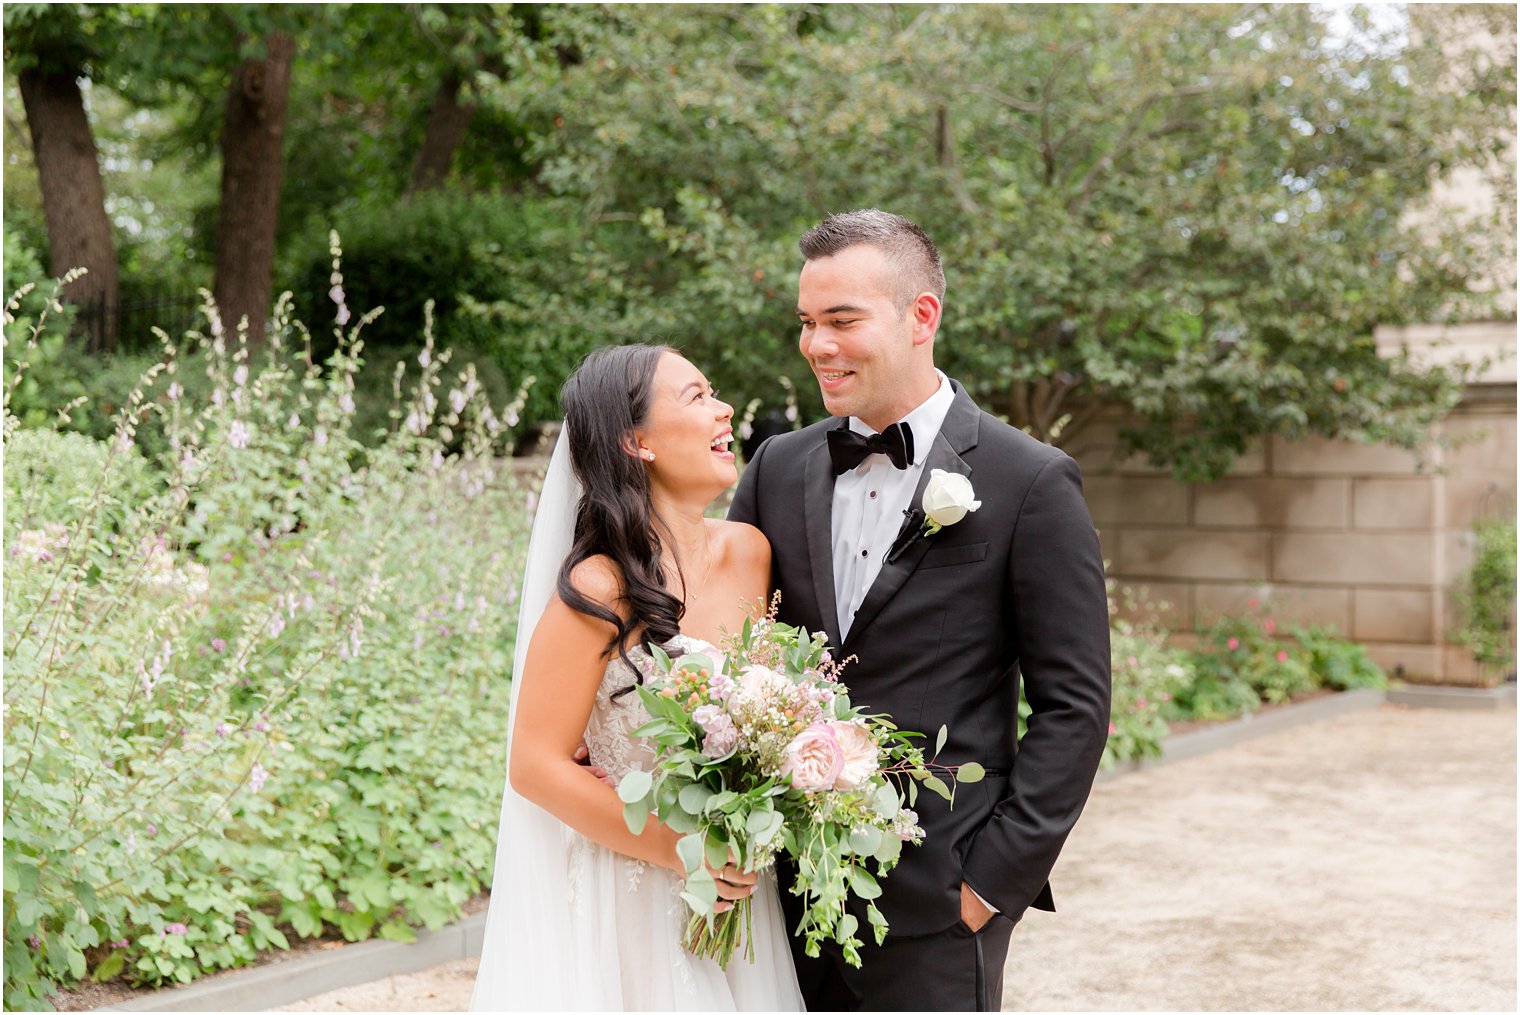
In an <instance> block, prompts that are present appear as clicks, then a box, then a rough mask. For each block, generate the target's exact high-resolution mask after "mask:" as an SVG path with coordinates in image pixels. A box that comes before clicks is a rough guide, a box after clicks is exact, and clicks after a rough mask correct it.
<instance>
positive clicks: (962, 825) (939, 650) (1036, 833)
mask: <svg viewBox="0 0 1520 1015" xmlns="http://www.w3.org/2000/svg"><path fill="white" fill-rule="evenodd" d="M951 384H952V385H953V388H954V391H955V399H954V402H953V403H952V405H951V408H950V411H949V414H948V415H947V416H946V417H945V422H944V425H943V426H942V427H941V429H940V432H939V435H938V436H937V437H936V438H935V440H934V444H933V446H932V447H931V448H930V449H929V450H928V455H927V460H926V462H925V466H924V471H923V478H921V479H920V480H919V484H918V490H917V492H916V493H915V494H914V497H913V502H912V505H905V506H914V507H916V506H918V505H919V503H920V501H921V499H922V496H923V490H924V486H925V484H926V483H927V482H928V479H929V476H930V475H931V473H932V472H933V470H934V469H944V470H945V471H947V472H958V473H960V474H962V475H964V476H966V477H968V478H969V479H970V480H971V483H972V486H973V487H974V489H975V491H976V493H975V496H976V497H977V499H979V500H980V501H981V502H982V505H981V508H980V510H978V511H975V512H973V513H970V514H968V515H966V517H965V518H964V519H962V520H961V521H960V522H958V523H957V524H955V525H950V526H946V527H945V528H943V529H941V530H940V531H939V533H937V534H936V535H934V536H930V537H924V538H920V539H918V540H917V541H916V542H914V543H913V544H911V545H910V546H909V548H908V549H907V551H906V552H905V553H903V554H902V555H901V556H900V557H898V558H897V559H896V560H895V561H894V562H893V563H891V564H884V565H883V566H882V569H881V572H880V574H879V575H878V576H877V578H876V581H875V584H873V585H872V586H871V588H870V590H869V592H868V594H867V595H866V598H865V601H864V602H863V603H862V604H861V607H860V610H859V612H858V613H857V614H856V615H855V618H854V621H853V623H852V625H851V627H850V633H849V636H848V637H847V638H845V639H844V640H843V644H842V645H841V643H840V641H841V640H840V637H839V631H838V627H839V624H838V619H837V615H838V610H837V608H836V605H835V602H836V600H835V592H834V562H833V553H832V548H831V542H832V539H831V527H832V522H831V519H832V514H833V491H834V473H833V469H832V466H831V464H830V461H829V452H828V446H827V440H826V437H825V435H826V434H827V432H828V430H829V429H830V428H833V427H837V426H841V425H843V424H844V421H843V420H839V419H829V420H825V421H823V422H821V423H817V424H814V425H813V426H810V427H808V428H806V429H804V430H799V431H796V432H793V433H787V434H781V435H779V436H776V437H773V438H771V439H770V440H768V441H766V442H765V443H764V444H762V445H761V446H760V448H759V450H757V451H756V452H755V456H754V459H753V460H752V461H751V462H750V463H749V467H748V468H747V469H746V470H745V472H744V476H743V478H742V480H741V481H740V483H739V489H738V491H737V493H736V494H735V496H734V503H733V506H732V507H731V508H730V509H729V513H728V517H729V519H730V520H733V521H741V522H748V523H750V524H751V525H755V526H757V527H758V528H759V529H760V530H761V531H762V532H764V533H765V535H766V537H767V538H768V539H769V540H770V543H771V550H772V582H773V585H774V587H776V588H778V589H780V591H781V614H780V616H781V619H782V620H783V621H785V622H786V623H789V624H796V625H799V626H802V627H806V628H807V629H808V630H810V631H819V630H823V631H827V632H828V633H829V643H830V645H833V646H838V648H837V650H836V653H835V654H836V656H838V657H840V658H843V657H846V656H850V655H854V656H856V657H858V660H857V661H856V662H852V663H851V664H850V665H849V666H848V667H847V668H846V669H845V671H844V673H843V674H842V675H841V677H842V679H843V680H844V682H845V683H846V684H848V685H849V687H850V691H851V697H852V700H853V701H855V703H857V704H860V705H865V706H867V707H868V708H869V710H871V711H881V712H887V713H890V715H891V716H892V718H893V720H894V721H895V722H896V723H897V724H898V726H899V727H901V728H902V729H905V730H917V731H921V732H923V733H926V734H927V738H926V743H925V747H926V752H932V751H933V748H934V738H935V734H936V733H937V731H938V730H939V728H940V726H942V725H943V726H947V727H949V731H950V736H949V740H948V741H947V743H946V745H945V748H944V751H943V752H942V753H941V755H940V757H939V761H940V762H941V763H943V764H959V763H962V762H967V761H978V762H980V763H981V764H983V765H984V766H986V768H987V769H988V770H989V772H995V773H999V774H989V776H988V777H987V778H986V779H985V780H984V781H983V782H981V783H977V784H968V785H963V786H961V787H960V788H959V790H958V791H957V793H956V798H955V807H954V809H953V810H952V809H951V808H950V806H949V805H948V804H947V803H945V801H944V800H942V799H941V798H940V797H938V796H936V795H935V794H933V793H928V792H920V793H919V795H918V804H917V807H916V810H917V812H918V814H919V818H920V823H921V824H922V825H923V827H924V830H925V832H926V833H927V835H926V838H925V841H924V843H923V845H922V846H918V847H912V846H910V847H908V848H906V849H904V851H903V859H902V862H901V863H900V864H899V866H898V867H897V868H896V869H895V870H894V871H893V872H892V873H891V874H890V875H889V876H888V877H887V878H886V879H885V880H884V881H883V883H882V886H883V889H884V891H883V894H882V897H881V899H880V900H879V901H878V903H877V905H878V906H879V907H880V908H881V910H882V914H883V915H884V916H885V917H886V918H887V920H888V921H889V923H890V924H891V929H892V933H893V934H894V935H897V934H903V935H922V934H933V933H938V932H940V931H943V930H946V929H948V928H950V927H951V926H953V925H954V924H955V923H956V922H957V921H958V920H959V919H960V885H961V882H962V881H965V882H966V883H967V884H969V885H970V886H971V887H972V889H974V890H975V891H976V892H977V893H978V894H979V895H981V896H982V898H984V899H986V900H987V901H988V902H990V903H992V904H993V905H994V906H996V907H997V908H998V909H999V910H1000V911H1002V912H1003V913H1004V914H1006V915H1007V916H1008V917H1009V918H1011V919H1013V920H1015V921H1017V920H1018V919H1019V918H1020V917H1021V916H1022V915H1023V913H1024V911H1025V909H1027V908H1028V907H1030V906H1031V905H1032V906H1035V907H1036V908H1040V909H1053V908H1054V905H1053V903H1052V900H1051V895H1050V886H1049V882H1048V879H1049V875H1050V871H1051V868H1052V867H1053V866H1054V865H1055V862H1056V856H1057V855H1058V854H1059V853H1060V850H1061V846H1062V844H1063V843H1064V842H1065V841H1066V836H1067V834H1068V833H1069V832H1070V831H1071V828H1072V826H1073V825H1074V824H1075V823H1076V820H1077V816H1078V815H1079V814H1080V813H1081V811H1082V806H1083V804H1084V803H1085V802H1086V800H1087V795H1088V791H1089V790H1090V789H1091V787H1092V780H1093V776H1094V774H1095V773H1096V771H1097V767H1098V762H1099V761H1100V760H1101V758H1102V756H1103V746H1104V743H1105V741H1106V739H1107V736H1108V719H1109V693H1110V658H1109V645H1108V599H1107V595H1106V591H1105V587H1104V579H1103V560H1102V556H1101V554H1100V551H1099V549H1098V539H1097V534H1096V532H1095V531H1094V530H1093V524H1092V520H1091V517H1090V516H1089V515H1088V512H1087V505H1086V503H1085V502H1084V501H1083V499H1082V479H1081V473H1080V471H1079V470H1078V468H1077V465H1076V463H1075V462H1073V461H1072V460H1071V459H1070V458H1069V457H1067V456H1066V455H1065V454H1064V453H1062V452H1061V451H1059V450H1057V449H1055V448H1052V447H1050V446H1048V445H1046V444H1042V443H1041V442H1039V441H1037V440H1035V439H1034V438H1032V437H1029V436H1028V435H1026V434H1024V433H1022V432H1020V431H1018V430H1016V429H1014V428H1013V427H1010V426H1008V425H1007V424H1006V423H1003V422H1001V421H1000V420H998V419H996V418H995V417H993V416H989V415H987V414H986V413H983V412H982V411H980V410H979V409H978V408H977V407H976V404H975V403H974V402H973V401H972V400H971V398H970V396H969V395H967V394H966V392H965V390H964V389H962V388H961V387H960V385H958V384H955V382H953V381H952V382H951ZM1021 674H1022V679H1023V681H1024V688H1025V694H1026V696H1027V698H1028V700H1029V704H1030V707H1031V708H1032V709H1033V714H1032V715H1031V716H1030V717H1029V728H1028V732H1027V734H1026V736H1025V737H1024V740H1023V741H1022V742H1021V743H1017V744H1016V743H1015V739H1016V731H1017V728H1018V727H1017V707H1018V696H1019V680H1020V675H1021ZM1015 753H1017V757H1015ZM787 901H790V900H787ZM861 923H862V926H864V925H865V921H864V920H863V919H862V921H861Z"/></svg>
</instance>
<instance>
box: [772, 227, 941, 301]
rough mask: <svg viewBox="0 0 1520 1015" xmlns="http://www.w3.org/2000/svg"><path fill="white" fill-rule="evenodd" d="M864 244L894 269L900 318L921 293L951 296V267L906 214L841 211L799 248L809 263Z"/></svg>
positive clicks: (805, 235) (806, 235)
mask: <svg viewBox="0 0 1520 1015" xmlns="http://www.w3.org/2000/svg"><path fill="white" fill-rule="evenodd" d="M860 243H867V244H870V245H871V246H873V247H875V248H876V249H878V250H880V251H881V252H882V253H883V254H885V255H886V256H887V261H888V262H889V263H890V264H891V265H892V267H893V269H894V271H893V275H894V277H893V280H892V302H894V303H895V304H896V305H897V313H898V315H899V316H900V315H902V314H904V313H906V312H907V310H908V307H909V306H910V305H911V304H912V303H913V300H914V299H915V298H917V296H918V294H919V293H922V292H931V293H933V294H934V295H935V297H936V298H938V299H940V300H943V299H944V298H945V269H944V267H943V265H941V264H940V260H939V250H938V248H936V247H935V246H934V241H933V240H931V239H929V235H928V234H927V233H925V232H924V231H923V230H922V229H920V228H919V227H918V226H916V225H914V224H913V223H912V222H909V221H908V220H907V219H905V218H903V217H902V216H901V215H893V214H892V213H891V212H889V211H881V210H880V209H878V208H858V209H856V210H855V211H845V212H839V213H838V214H835V215H830V216H829V217H828V218H826V219H824V220H823V221H822V222H820V223H818V224H817V225H816V226H814V227H813V228H811V229H809V230H808V231H807V232H806V233H803V234H802V239H800V240H798V241H797V247H798V249H799V250H801V251H802V256H803V259H804V260H808V261H815V260H817V259H818V258H820V257H832V256H834V255H835V254H837V253H839V252H840V251H841V250H844V249H845V248H846V247H853V246H855V245H856V244H860Z"/></svg>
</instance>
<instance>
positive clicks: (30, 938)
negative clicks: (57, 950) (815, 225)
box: [26, 934, 42, 948]
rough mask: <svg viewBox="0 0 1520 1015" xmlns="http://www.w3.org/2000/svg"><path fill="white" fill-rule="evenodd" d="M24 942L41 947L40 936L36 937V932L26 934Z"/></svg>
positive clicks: (34, 946)
mask: <svg viewBox="0 0 1520 1015" xmlns="http://www.w3.org/2000/svg"><path fill="white" fill-rule="evenodd" d="M26 943H27V944H29V945H31V946H32V947H33V948H41V947H42V938H40V937H38V936H37V935H36V934H28V935H27V936H26Z"/></svg>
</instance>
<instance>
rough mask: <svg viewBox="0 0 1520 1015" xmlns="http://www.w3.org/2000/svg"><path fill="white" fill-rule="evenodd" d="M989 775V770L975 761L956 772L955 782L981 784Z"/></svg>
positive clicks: (967, 763)
mask: <svg viewBox="0 0 1520 1015" xmlns="http://www.w3.org/2000/svg"><path fill="white" fill-rule="evenodd" d="M986 775H987V770H986V769H985V768H983V767H982V766H981V765H979V764H977V763H976V762H974V761H968V762H966V763H965V764H964V765H962V766H960V768H958V769H956V770H955V781H956V782H965V783H974V782H981V781H982V779H983V778H985V777H986Z"/></svg>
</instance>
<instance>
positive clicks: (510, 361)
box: [289, 190, 639, 433]
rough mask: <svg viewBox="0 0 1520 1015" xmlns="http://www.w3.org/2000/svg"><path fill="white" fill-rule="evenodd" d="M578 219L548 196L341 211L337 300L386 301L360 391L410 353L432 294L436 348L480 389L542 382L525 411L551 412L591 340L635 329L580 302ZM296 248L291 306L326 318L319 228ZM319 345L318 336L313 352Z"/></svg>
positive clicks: (534, 415) (430, 195)
mask: <svg viewBox="0 0 1520 1015" xmlns="http://www.w3.org/2000/svg"><path fill="white" fill-rule="evenodd" d="M577 221H579V219H578V217H577V216H575V215H572V214H570V213H569V210H568V209H566V208H565V207H564V206H563V205H561V204H559V203H556V202H555V201H552V200H547V199H543V198H534V197H525V196H523V195H515V194H508V193H458V192H454V191H443V190H439V191H429V192H425V193H422V194H417V195H413V196H410V197H408V198H406V199H405V200H402V201H400V202H396V201H390V200H387V201H379V202H374V203H370V204H363V205H358V206H354V207H352V208H349V209H348V210H346V211H343V212H340V213H339V217H338V219H337V221H336V222H334V223H333V225H334V226H335V228H336V229H337V231H338V232H339V233H340V234H341V235H342V236H343V244H344V249H345V259H344V266H343V276H344V278H343V286H342V289H343V292H344V296H345V299H346V301H347V302H348V303H349V304H351V305H355V306H384V307H385V313H384V314H383V315H381V316H380V317H379V318H378V319H376V320H375V321H374V322H373V324H371V326H370V327H369V329H368V330H367V332H366V339H365V340H366V344H367V345H368V346H369V348H370V350H371V356H370V358H371V359H372V360H373V364H372V366H370V367H369V368H367V369H366V370H365V371H364V375H365V376H364V377H361V378H360V379H359V381H358V383H359V385H360V387H361V388H365V387H367V386H370V385H375V386H379V387H381V388H384V389H387V390H388V388H389V385H390V374H389V373H388V368H389V366H390V365H391V364H392V363H394V362H395V361H396V360H397V359H400V358H402V357H408V356H414V355H416V354H417V352H418V350H419V346H420V342H419V337H418V336H419V335H420V334H421V332H422V329H423V318H424V306H425V304H426V303H427V302H429V301H432V302H433V303H434V310H433V316H434V318H435V329H436V333H437V337H438V342H439V344H440V345H443V346H447V347H449V348H452V349H453V350H454V352H455V359H456V361H458V362H465V361H470V362H474V363H475V364H476V367H477V370H478V372H479V376H480V381H481V383H482V384H483V385H484V386H485V389H486V392H487V394H488V395H489V396H490V397H493V398H496V399H497V400H498V401H500V400H503V399H504V398H505V397H506V396H507V395H509V394H510V393H511V392H513V391H515V390H516V389H517V388H518V387H519V386H521V385H522V384H523V383H524V381H525V380H526V379H527V378H529V377H538V378H545V379H546V380H547V383H545V384H543V385H539V386H537V387H535V388H534V389H533V390H531V391H530V392H529V397H528V401H527V402H526V403H525V405H524V418H525V419H526V420H527V421H529V422H537V421H540V420H546V419H558V418H559V404H558V400H557V398H556V395H557V393H558V384H559V381H561V380H563V379H564V378H565V377H567V376H568V375H569V373H570V371H571V370H572V369H573V368H574V366H575V364H576V363H578V362H580V360H581V358H582V357H583V356H584V355H585V354H586V353H587V352H589V351H591V349H593V348H595V347H597V346H599V345H605V344H608V343H609V342H613V341H624V340H632V339H633V338H635V337H639V336H621V335H615V334H613V332H612V330H611V326H610V325H609V324H608V323H607V322H608V320H609V318H607V317H606V316H605V315H601V316H599V315H597V314H595V313H594V312H593V311H591V310H589V309H588V307H589V305H590V303H591V302H592V301H593V298H592V297H591V295H590V294H589V293H588V292H587V291H586V289H587V287H585V286H583V285H580V284H578V279H579V277H580V276H579V274H577V273H580V272H581V265H580V262H581V259H582V241H583V238H582V237H581V235H580V234H579V233H578V232H577V231H576V228H577V227H575V225H574V223H575V222H577ZM302 251H304V252H298V253H297V254H295V255H292V257H291V258H290V262H289V263H290V265H291V267H290V269H289V278H290V285H291V287H292V288H293V290H294V293H295V306H296V308H297V311H298V313H299V314H300V315H301V316H304V317H305V318H306V319H308V320H311V319H325V318H326V317H327V315H328V314H330V313H331V312H332V311H333V309H334V301H333V299H332V293H333V291H334V289H335V286H334V284H333V282H332V280H331V278H330V274H331V266H330V264H329V257H328V255H327V250H326V243H325V236H324V237H322V242H320V243H319V242H317V237H315V236H313V237H312V238H311V239H310V240H309V241H308V242H307V244H306V246H305V247H303V248H302ZM325 352H326V349H325V347H324V346H323V344H322V343H321V340H319V343H318V346H317V354H318V355H319V356H320V355H323V354H325ZM366 401H370V400H366ZM367 431H368V428H367V427H366V428H364V432H365V433H367Z"/></svg>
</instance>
